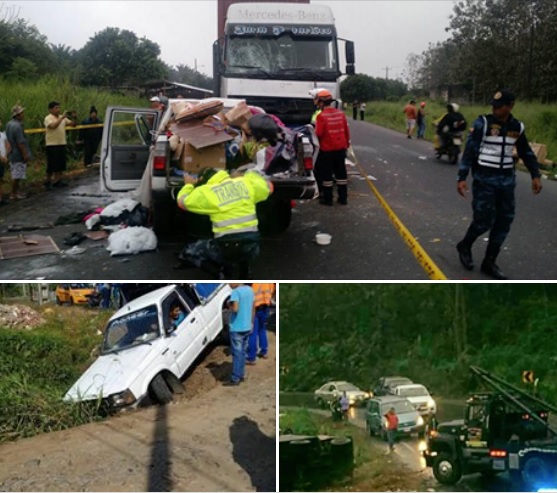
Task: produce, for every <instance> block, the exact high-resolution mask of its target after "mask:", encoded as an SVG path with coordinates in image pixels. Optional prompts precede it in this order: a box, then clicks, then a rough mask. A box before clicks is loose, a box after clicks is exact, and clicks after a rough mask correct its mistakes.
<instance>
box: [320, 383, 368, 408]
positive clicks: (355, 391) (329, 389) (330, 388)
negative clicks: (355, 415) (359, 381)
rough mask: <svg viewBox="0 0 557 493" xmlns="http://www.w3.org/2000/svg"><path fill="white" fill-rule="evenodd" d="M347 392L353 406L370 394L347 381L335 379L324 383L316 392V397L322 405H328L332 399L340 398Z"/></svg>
mask: <svg viewBox="0 0 557 493" xmlns="http://www.w3.org/2000/svg"><path fill="white" fill-rule="evenodd" d="M345 392H346V397H347V399H348V402H349V403H350V405H351V406H356V405H358V404H360V403H362V402H364V401H365V400H366V399H368V398H369V397H370V396H369V394H368V393H367V392H364V391H363V390H360V389H359V388H358V387H356V386H355V385H352V384H351V383H348V382H345V381H333V382H327V383H325V384H323V385H322V386H321V387H320V388H318V389H317V390H316V391H315V392H314V398H315V400H316V401H317V403H318V404H319V405H320V406H321V407H327V406H328V405H329V403H330V402H331V401H334V400H336V399H339V398H340V397H341V396H342V395H343V394H344V393H345Z"/></svg>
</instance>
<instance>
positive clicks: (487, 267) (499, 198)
mask: <svg viewBox="0 0 557 493" xmlns="http://www.w3.org/2000/svg"><path fill="white" fill-rule="evenodd" d="M514 102H515V97H514V95H513V94H512V93H511V92H510V91H507V90H501V91H498V92H497V93H496V94H495V95H494V96H493V99H492V101H491V106H492V114H491V115H481V116H479V117H478V119H477V120H476V121H475V122H474V126H473V128H472V131H471V133H470V135H469V137H468V140H467V142H466V148H465V150H464V154H463V156H462V160H461V162H460V165H459V169H458V186H457V191H458V193H459V194H460V195H462V196H463V197H465V196H466V193H467V192H468V186H467V185H466V177H467V176H468V172H469V171H470V168H471V169H472V176H473V183H472V196H473V198H472V209H473V210H474V218H473V221H472V224H471V225H470V227H469V228H468V231H467V232H466V235H465V236H464V239H463V240H462V241H461V242H460V243H458V244H457V247H456V248H457V251H458V254H459V258H460V262H461V263H462V265H463V266H464V268H465V269H467V270H472V269H473V268H474V261H473V259H472V245H473V243H474V241H475V240H476V239H477V238H478V237H479V236H481V235H483V234H484V233H485V232H486V231H489V230H491V231H490V234H489V243H488V245H487V250H486V254H485V258H484V260H483V262H482V266H481V270H482V272H483V273H484V274H487V275H488V276H490V277H493V278H494V279H499V280H505V279H507V276H505V274H503V272H501V270H500V269H499V267H498V266H497V264H496V263H495V260H496V258H497V255H498V254H499V251H500V250H501V246H502V245H503V242H504V241H505V238H506V237H507V234H508V233H509V230H510V227H511V223H512V221H513V219H514V210H515V199H514V189H515V185H516V177H515V168H514V159H513V155H512V151H513V147H516V150H517V154H518V156H519V157H520V158H521V159H522V161H523V162H524V164H525V165H526V167H527V168H528V171H529V172H530V176H531V177H532V192H533V193H534V194H538V193H540V192H541V190H542V184H541V180H540V172H539V165H538V161H537V159H536V155H535V154H534V153H533V152H532V149H531V148H530V145H529V144H528V139H527V138H526V134H525V133H524V124H523V123H522V122H520V121H519V120H517V119H516V118H514V117H513V115H512V114H511V111H512V109H513V106H514Z"/></svg>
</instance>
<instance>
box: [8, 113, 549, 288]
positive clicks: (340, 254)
mask: <svg viewBox="0 0 557 493" xmlns="http://www.w3.org/2000/svg"><path fill="white" fill-rule="evenodd" d="M350 126H351V130H352V143H353V147H354V150H355V152H356V155H357V157H358V159H359V161H360V164H361V165H362V167H363V168H364V170H365V173H366V174H367V175H370V176H373V177H374V178H375V179H376V181H374V184H375V185H376V187H377V188H378V190H379V192H380V193H381V194H382V195H383V197H384V198H385V199H386V201H387V202H388V204H389V205H390V206H391V208H392V209H393V210H394V212H395V214H397V216H398V217H399V219H400V220H401V221H402V222H403V224H404V225H405V226H406V227H407V228H408V229H409V230H410V232H411V233H412V235H413V236H414V237H415V238H417V240H418V241H419V243H420V244H421V245H422V247H423V248H424V249H425V250H426V252H427V253H428V254H429V256H430V257H431V258H432V260H433V261H434V262H435V263H436V264H437V266H438V267H439V268H440V269H441V271H442V272H443V273H444V274H445V275H446V276H447V278H449V279H454V280H462V279H469V280H487V278H486V276H484V275H483V274H481V273H480V272H479V271H478V268H476V270H475V271H473V272H467V271H464V270H463V269H462V267H461V266H460V263H459V261H458V257H457V255H456V250H455V245H456V243H457V242H458V241H459V240H460V239H461V237H462V236H463V235H464V232H465V231H466V228H467V227H468V224H469V222H470V219H471V207H470V200H468V199H463V198H461V197H460V196H458V195H457V193H456V167H455V166H453V165H449V164H447V163H446V162H438V161H436V160H435V159H434V157H433V151H432V146H431V144H430V143H428V142H424V141H417V140H408V139H406V138H405V136H404V135H402V134H400V133H398V132H394V131H391V130H387V129H384V128H381V127H377V126H375V125H372V124H370V123H367V122H361V121H353V120H350ZM349 173H350V180H349V187H350V188H349V205H348V206H341V205H338V204H335V206H334V207H326V206H322V205H320V204H318V203H317V202H316V201H309V202H304V203H298V204H297V206H296V207H295V209H294V213H293V218H292V224H291V226H290V228H289V229H288V230H287V231H286V232H285V233H283V234H282V235H280V236H277V237H271V238H263V240H262V253H261V255H260V257H259V258H257V259H256V260H255V262H254V269H253V272H254V278H255V279H274V280H289V279H298V280H321V279H323V280H326V279H339V280H352V279H358V280H361V279H369V280H427V279H429V278H428V276H427V274H426V272H425V270H424V269H423V268H422V266H420V264H419V263H418V262H417V261H416V259H415V258H414V256H413V254H412V253H411V252H410V250H409V248H408V247H407V246H406V244H405V243H404V241H403V240H402V238H401V237H400V235H399V234H398V232H397V231H396V230H395V228H394V226H393V225H392V224H391V222H390V220H389V219H388V217H387V215H386V213H385V212H384V210H383V208H382V207H381V205H380V204H379V202H378V200H377V199H376V197H375V196H374V195H373V193H372V191H371V189H370V187H369V186H368V184H367V183H366V181H365V180H364V179H363V177H362V176H361V175H360V174H359V172H358V169H357V168H356V167H349ZM544 187H545V188H544V190H543V192H542V193H541V194H540V195H539V196H534V195H533V194H532V193H531V191H530V179H529V176H528V175H527V174H525V173H519V177H518V186H517V217H516V220H515V223H514V224H513V227H512V229H511V233H510V235H509V237H508V239H507V242H506V243H505V246H504V250H503V252H502V253H501V255H500V258H499V261H498V263H499V265H500V267H501V268H502V270H503V271H504V272H505V273H506V274H507V275H508V276H509V277H510V278H511V279H514V280H534V279H535V280H549V279H555V278H556V277H557V276H556V274H557V268H556V267H555V264H554V258H553V257H554V255H553V247H555V246H556V243H557V241H556V233H555V230H554V229H553V228H552V227H551V226H552V224H553V221H554V220H553V211H554V210H556V209H557V183H555V182H552V181H548V180H544ZM122 196H124V195H119V194H103V193H102V192H101V191H100V188H99V180H98V169H97V168H93V169H92V170H88V171H87V172H86V173H85V174H83V175H81V176H80V177H78V178H76V179H74V180H72V181H71V187H69V188H67V189H60V190H57V191H50V192H46V191H44V192H43V191H41V192H39V193H38V194H36V195H33V196H31V197H30V198H28V199H25V200H22V201H20V202H19V203H15V204H9V205H7V206H2V207H1V208H0V235H1V236H2V237H5V236H13V235H14V233H10V232H8V231H7V228H8V226H9V225H13V224H19V225H23V226H30V225H31V226H32V225H42V226H46V225H48V224H49V223H53V222H54V221H55V220H56V219H57V218H58V217H59V216H61V215H63V214H69V213H72V212H79V211H83V210H88V209H91V208H93V207H95V206H103V205H104V206H106V205H108V204H110V203H112V202H114V201H115V200H117V199H118V198H121V197H122ZM74 231H80V232H85V227H84V226H83V225H67V226H57V227H55V228H50V229H44V230H40V231H33V232H31V231H26V232H25V233H28V234H31V233H33V234H35V233H38V234H44V235H50V236H51V237H52V238H53V240H54V241H55V243H56V244H57V245H58V247H59V248H60V249H64V248H65V247H64V244H63V239H64V236H66V235H67V234H68V233H72V232H74ZM318 232H325V233H329V234H331V235H332V237H333V238H332V242H331V244H330V245H328V246H318V245H317V244H316V243H315V241H314V238H315V234H316V233H318ZM184 241H185V240H184V235H183V231H182V230H181V229H180V228H179V227H177V230H176V235H175V236H173V237H171V238H165V239H160V240H159V246H158V249H157V251H154V252H148V253H141V254H138V255H132V256H115V257H110V254H109V252H107V251H106V249H105V244H104V242H102V241H101V242H92V241H90V240H87V241H86V242H85V243H83V244H81V245H80V246H81V247H84V248H85V249H86V251H85V252H84V253H82V254H80V255H75V256H68V255H60V254H46V255H40V256H34V257H26V258H19V259H12V260H0V279H4V280H16V279H18V280H19V279H39V278H44V279H46V280H70V279H71V280H76V279H78V280H97V279H107V278H110V279H111V280H123V279H128V280H145V279H150V280H155V279H157V280H175V279H184V278H192V279H200V280H202V279H211V277H210V276H209V275H207V274H205V273H204V272H202V271H199V270H197V269H187V270H175V269H174V266H175V265H176V263H177V261H176V254H177V252H179V250H180V249H181V247H182V246H183V244H184ZM486 244H487V242H486V241H485V240H484V239H482V238H480V239H479V240H478V242H477V244H476V246H475V248H474V254H475V258H476V263H477V264H479V263H481V258H482V256H483V252H484V249H485V246H486Z"/></svg>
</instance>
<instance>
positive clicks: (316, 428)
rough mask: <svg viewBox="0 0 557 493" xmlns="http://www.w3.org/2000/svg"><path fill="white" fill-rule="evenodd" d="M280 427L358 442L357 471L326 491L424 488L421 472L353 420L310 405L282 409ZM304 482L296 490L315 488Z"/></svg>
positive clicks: (355, 469)
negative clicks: (313, 409)
mask: <svg viewBox="0 0 557 493" xmlns="http://www.w3.org/2000/svg"><path fill="white" fill-rule="evenodd" d="M280 429H281V430H286V429H288V430H290V431H292V432H293V433H294V434H297V435H338V436H350V437H352V440H353V442H354V463H355V468H354V473H353V475H352V477H351V478H347V479H345V480H342V481H337V482H333V483H332V484H329V485H328V486H327V487H326V488H325V489H324V491H424V485H423V484H422V483H423V480H422V479H421V478H420V477H419V475H417V474H415V473H412V472H411V471H409V470H407V469H406V467H405V466H404V465H403V464H401V463H400V462H398V461H397V460H396V459H395V458H393V457H392V456H387V455H385V451H386V447H385V446H384V445H383V444H382V443H378V442H376V441H373V440H370V438H369V435H368V434H367V433H366V431H365V430H363V429H361V428H358V427H356V426H354V425H352V424H350V423H338V422H333V421H332V419H331V418H329V417H325V416H321V415H320V414H317V413H315V412H311V411H309V410H307V409H296V410H287V411H281V417H280ZM308 486H309V487H307V488H306V487H304V486H303V485H302V486H300V487H299V488H297V489H296V491H304V490H311V489H312V488H311V485H308Z"/></svg>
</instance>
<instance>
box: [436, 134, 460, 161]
mask: <svg viewBox="0 0 557 493" xmlns="http://www.w3.org/2000/svg"><path fill="white" fill-rule="evenodd" d="M435 137H436V139H435V157H436V158H437V159H441V158H442V157H443V156H444V155H447V157H448V158H449V163H451V164H456V163H458V156H460V152H461V151H462V132H452V133H447V134H445V137H444V140H445V142H444V144H443V143H442V142H441V138H440V137H439V135H436V136H435Z"/></svg>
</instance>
